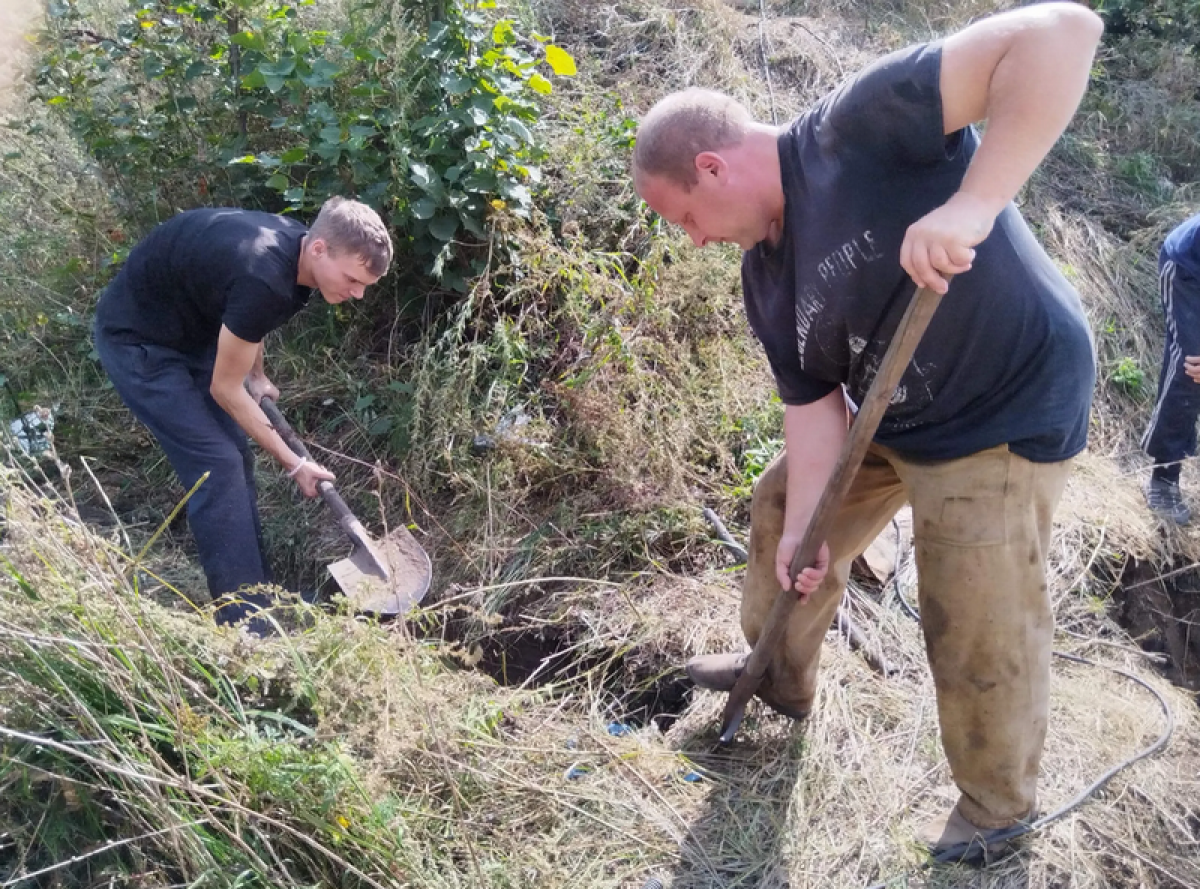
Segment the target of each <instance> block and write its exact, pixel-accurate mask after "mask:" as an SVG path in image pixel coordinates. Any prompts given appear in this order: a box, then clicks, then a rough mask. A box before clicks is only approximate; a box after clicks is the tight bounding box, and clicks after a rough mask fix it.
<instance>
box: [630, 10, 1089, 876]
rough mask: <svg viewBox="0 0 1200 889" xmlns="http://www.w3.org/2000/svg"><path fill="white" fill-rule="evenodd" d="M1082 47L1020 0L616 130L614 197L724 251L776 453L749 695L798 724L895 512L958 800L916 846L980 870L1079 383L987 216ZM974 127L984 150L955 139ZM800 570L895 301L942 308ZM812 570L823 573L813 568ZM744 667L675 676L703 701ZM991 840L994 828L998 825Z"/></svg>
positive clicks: (1009, 238)
mask: <svg viewBox="0 0 1200 889" xmlns="http://www.w3.org/2000/svg"><path fill="white" fill-rule="evenodd" d="M1101 30H1102V26H1101V23H1100V21H1099V19H1098V18H1097V17H1096V16H1095V15H1093V14H1092V13H1091V12H1089V11H1088V10H1087V9H1086V8H1084V7H1082V6H1077V5H1074V4H1068V3H1047V4H1042V5H1038V6H1033V7H1028V8H1025V9H1021V10H1017V11H1013V12H1010V13H1005V14H1003V15H999V16H995V17H993V18H990V19H985V20H983V21H981V22H978V23H976V24H974V25H972V26H970V27H968V28H966V29H965V30H963V31H961V32H959V33H957V34H954V35H952V36H950V37H948V38H946V39H945V40H944V41H939V42H935V43H931V44H927V45H921V46H915V47H911V48H909V49H906V50H902V51H900V52H897V53H894V54H892V55H890V56H887V57H886V58H884V59H881V60H880V61H879V62H877V63H875V64H874V65H871V66H870V67H868V68H867V69H865V70H864V71H862V72H861V73H860V74H858V75H857V76H856V77H854V78H851V79H850V80H849V81H847V82H846V83H845V84H843V85H842V86H841V87H840V88H838V89H837V90H835V91H834V92H833V93H831V94H830V95H828V96H827V97H825V98H824V99H823V100H821V101H820V102H818V103H816V105H814V106H813V107H812V108H810V109H809V110H807V111H806V112H805V113H803V114H801V115H800V117H799V118H797V119H796V120H795V122H793V123H792V124H791V125H790V126H788V127H786V128H782V129H779V128H775V127H770V126H766V125H764V124H760V123H757V122H755V121H753V120H752V119H750V117H749V114H748V113H747V112H746V110H745V109H744V108H743V107H742V106H741V105H739V104H737V103H736V102H734V101H733V100H732V99H730V98H728V97H726V96H723V95H721V94H718V93H711V92H708V91H704V90H689V91H685V92H683V93H677V94H675V95H673V96H668V97H667V98H666V99H664V100H663V101H661V102H660V103H659V104H658V105H656V106H655V107H654V109H652V110H651V111H650V113H649V114H648V115H647V116H646V117H645V119H644V120H643V122H642V124H641V127H640V128H639V131H638V137H637V144H636V147H635V149H634V181H635V185H636V187H637V189H638V192H639V194H641V196H642V197H643V198H644V199H645V200H646V202H647V203H648V204H649V205H650V206H651V207H652V208H653V209H654V210H656V211H657V212H658V213H659V214H660V215H661V216H662V217H663V218H664V219H666V220H667V221H668V222H673V223H676V224H678V225H680V226H682V227H683V228H684V229H685V230H686V231H687V233H688V234H689V235H690V236H691V238H692V240H693V241H694V242H695V243H696V245H697V246H704V245H705V244H708V243H713V242H719V241H729V242H734V243H737V244H739V245H740V246H741V247H742V249H743V250H744V251H745V252H744V254H743V262H742V281H743V290H744V297H745V304H746V313H747V316H748V318H749V320H750V323H751V326H752V327H753V329H754V331H755V333H756V334H757V336H758V337H759V339H760V340H761V342H762V344H763V347H764V349H765V350H766V353H767V357H768V359H769V361H770V365H771V369H772V371H773V373H774V375H775V379H776V383H777V385H778V388H779V393H780V397H781V398H782V400H783V402H784V404H785V412H784V438H785V441H786V449H785V453H784V454H783V455H781V457H780V458H779V459H777V460H776V461H775V462H774V463H773V464H772V465H771V467H769V468H768V469H767V471H766V472H765V473H764V475H763V477H762V478H761V479H760V480H759V482H758V484H757V486H756V488H755V492H754V498H753V503H752V506H751V540H750V557H749V564H748V567H747V573H746V580H745V585H744V588H743V596H742V628H743V631H744V632H745V634H746V637H747V639H748V640H749V641H750V642H751V643H753V642H754V641H755V640H756V639H757V638H758V636H759V635H760V633H761V632H762V631H763V627H764V623H765V621H766V620H767V615H768V614H769V612H770V608H771V605H772V603H773V601H774V599H775V597H776V595H777V593H778V591H779V589H780V588H781V587H782V588H783V589H789V590H790V589H792V588H793V586H794V590H795V593H796V594H797V596H798V597H799V599H800V607H798V608H795V609H794V610H793V611H792V615H791V617H790V618H789V623H788V626H787V628H786V634H785V636H784V642H783V644H782V645H781V646H780V650H779V651H777V652H775V654H774V657H773V659H772V660H771V662H770V665H769V666H768V670H767V675H766V677H765V679H764V682H763V685H762V686H761V688H760V690H759V696H760V697H761V698H762V699H763V700H764V701H766V702H767V703H768V704H769V705H771V706H772V707H774V708H775V709H776V710H778V711H780V712H782V713H784V714H786V715H789V716H792V717H794V718H803V717H804V716H806V715H807V714H808V712H809V710H810V708H811V707H812V704H813V700H814V696H815V693H816V681H817V668H818V661H819V655H820V649H821V641H822V639H823V638H824V635H825V631H826V630H827V629H828V627H829V625H830V622H831V620H832V618H833V616H834V614H835V613H836V611H837V605H838V602H839V601H840V599H841V597H842V592H843V589H844V586H845V582H846V578H847V575H848V572H849V566H850V563H851V561H852V560H853V559H854V558H855V556H857V555H858V554H859V553H861V552H862V550H863V549H864V548H865V547H866V546H867V545H868V544H869V543H870V541H871V540H872V539H873V538H874V537H875V535H876V534H878V533H879V531H880V530H881V529H882V528H883V527H884V526H885V525H886V524H887V523H888V522H889V521H890V519H891V517H892V516H893V515H894V513H895V512H896V510H897V509H898V508H899V507H900V506H902V505H903V504H904V503H905V502H906V501H907V502H910V503H911V504H912V508H913V525H914V541H915V548H916V558H917V567H918V573H919V578H920V602H921V610H922V621H923V624H924V630H925V640H926V646H927V650H928V654H929V662H930V668H931V671H932V673H933V678H934V685H935V687H936V690H937V699H938V715H939V720H940V723H941V729H942V740H943V746H944V748H945V751H946V755H947V758H948V760H949V762H950V767H951V771H952V773H953V775H954V779H955V782H956V783H957V784H958V787H959V790H960V791H961V796H960V798H959V802H958V804H957V805H956V806H955V807H954V809H953V810H952V811H951V812H950V813H948V814H947V815H946V816H945V817H943V818H940V819H938V820H937V821H936V822H935V823H933V824H931V825H929V826H927V827H926V828H925V829H924V830H923V831H921V836H922V839H924V840H925V841H926V842H927V843H928V845H929V847H930V849H931V850H932V851H933V852H934V853H935V854H937V855H938V856H939V857H940V858H941V859H942V860H946V859H948V858H979V857H987V856H989V855H991V854H993V853H995V852H997V851H999V850H1000V849H1001V848H1003V847H1004V846H1005V844H1006V841H1007V839H1008V838H1009V837H1010V836H1011V835H1012V834H1013V833H1015V832H1019V830H1020V825H1022V824H1028V823H1029V822H1030V821H1031V820H1032V819H1033V818H1034V817H1035V815H1036V811H1035V808H1036V788H1037V774H1038V769H1039V764H1040V760H1041V754H1042V748H1043V744H1044V741H1045V735H1046V724H1047V718H1048V711H1049V705H1048V701H1049V697H1048V689H1049V671H1050V667H1049V662H1050V643H1051V636H1052V632H1053V617H1052V615H1051V613H1050V602H1049V596H1048V593H1047V582H1046V574H1045V559H1046V553H1047V549H1048V546H1049V541H1050V532H1051V519H1052V516H1053V512H1054V509H1055V507H1056V505H1057V503H1058V500H1059V498H1060V496H1061V494H1062V490H1063V488H1064V486H1065V484H1066V479H1067V474H1068V467H1069V461H1070V458H1072V457H1073V456H1074V455H1076V454H1077V453H1078V452H1079V451H1080V450H1082V448H1083V447H1084V445H1085V443H1086V435H1087V423H1088V411H1089V408H1090V403H1091V392H1092V387H1093V385H1094V381H1095V361H1094V354H1093V347H1092V341H1091V336H1090V334H1089V331H1088V328H1087V324H1086V321H1085V319H1084V316H1083V312H1082V309H1081V307H1080V303H1079V299H1078V296H1077V295H1076V294H1075V292H1074V290H1073V289H1072V288H1071V286H1070V285H1069V284H1068V282H1067V281H1066V280H1065V279H1064V278H1063V276H1062V275H1061V274H1060V273H1059V272H1058V270H1057V269H1056V268H1055V266H1054V263H1053V262H1052V261H1051V260H1050V258H1049V257H1048V256H1047V255H1046V253H1045V252H1044V251H1043V250H1042V248H1041V247H1040V246H1039V245H1038V244H1037V242H1036V241H1035V240H1034V238H1033V236H1032V235H1031V233H1030V231H1029V229H1028V227H1027V226H1026V224H1025V222H1024V221H1023V220H1022V218H1021V216H1020V213H1019V212H1018V211H1017V209H1016V208H1015V207H1014V206H1013V205H1012V203H1011V201H1012V199H1013V197H1014V196H1015V195H1016V193H1017V191H1018V190H1019V189H1020V187H1021V186H1022V185H1023V184H1024V182H1025V181H1026V179H1027V178H1028V176H1029V175H1030V173H1031V172H1032V171H1033V169H1034V168H1035V167H1036V166H1037V164H1038V163H1039V162H1040V161H1041V159H1042V158H1043V157H1044V156H1045V153H1046V152H1047V151H1048V150H1049V149H1050V147H1051V146H1052V145H1053V143H1054V141H1055V140H1056V139H1057V138H1058V136H1059V135H1060V134H1061V133H1062V131H1063V129H1064V128H1065V126H1066V124H1067V122H1068V121H1069V120H1070V118H1071V115H1072V114H1073V113H1074V111H1075V108H1076V106H1077V105H1078V102H1079V99H1080V97H1081V96H1082V94H1083V92H1084V89H1085V88H1086V84H1087V78H1088V74H1089V71H1090V68H1091V60H1092V56H1093V54H1094V52H1095V48H1096V45H1097V43H1098V41H1099V38H1100V33H1101ZM984 119H986V120H987V124H988V125H987V133H986V137H985V138H983V139H982V141H981V139H980V136H979V134H978V133H977V132H976V131H975V129H974V128H973V127H972V126H971V124H973V123H974V122H976V121H979V120H984ZM950 277H953V280H954V283H953V287H952V288H950V292H949V294H948V295H947V296H946V297H945V298H944V299H943V300H942V304H941V305H940V307H939V308H938V310H937V312H936V314H935V315H934V317H933V319H932V322H931V324H930V326H929V329H928V331H927V333H926V334H925V338H924V340H923V341H922V343H921V345H920V347H919V348H918V350H917V352H916V354H915V356H914V358H913V361H912V363H911V364H910V366H909V367H908V369H907V370H906V372H905V374H904V376H903V378H902V379H901V381H900V385H899V386H898V388H897V391H896V394H895V397H894V398H893V400H892V402H891V403H890V405H889V407H888V409H887V411H886V413H885V415H884V417H883V420H882V422H881V424H880V426H879V429H878V432H877V434H876V436H875V440H874V442H873V443H872V445H871V447H870V449H869V451H868V453H867V456H866V458H865V460H864V461H863V464H862V467H861V468H860V469H859V471H858V474H857V475H856V477H855V480H854V483H853V486H852V489H851V491H850V493H849V494H848V496H847V498H846V500H845V501H844V502H843V503H842V504H841V507H840V511H839V513H838V516H837V518H836V520H835V522H834V525H833V529H832V531H831V532H830V534H829V536H828V538H827V540H826V543H825V545H824V546H823V547H822V548H821V553H820V555H819V556H818V559H817V562H816V563H815V564H814V565H812V566H810V567H808V568H805V569H804V570H803V571H802V572H801V573H800V575H799V576H798V577H797V578H795V580H794V581H793V580H792V579H791V578H789V576H788V566H789V564H790V562H791V560H792V556H793V555H794V553H795V550H796V547H797V546H798V544H799V542H800V540H801V539H802V538H803V536H804V532H805V529H806V527H807V525H808V522H809V519H810V517H811V516H812V513H813V510H814V508H815V506H816V504H817V501H818V500H819V499H820V496H821V494H822V492H823V491H824V488H825V485H826V483H827V481H828V480H829V478H830V475H831V473H832V470H833V467H834V464H835V463H836V460H837V457H838V454H839V453H840V451H841V448H842V445H843V443H844V441H845V439H846V436H847V426H848V418H847V410H846V396H849V398H850V400H851V401H853V402H855V403H860V402H861V400H862V398H863V397H864V395H865V394H866V392H867V389H868V388H869V386H870V384H871V382H872V380H873V379H874V377H875V374H876V373H877V371H878V369H879V366H880V363H881V361H882V358H883V355H884V353H885V352H886V350H887V347H888V345H889V343H890V342H891V339H892V337H893V334H894V333H895V331H896V329H897V326H898V324H899V322H900V318H901V316H902V315H903V313H904V311H905V309H906V308H907V306H908V304H909V302H910V301H911V299H912V296H913V294H914V292H915V291H916V288H917V286H919V285H920V286H928V287H931V288H933V289H934V290H937V291H938V292H940V293H946V292H947V287H948V279H949V278H950ZM831 568H832V570H830V569H831ZM745 659H746V655H745V654H744V653H732V654H727V655H706V656H701V657H697V658H694V659H693V660H692V661H691V662H690V663H689V664H688V672H689V674H690V675H691V676H692V678H693V679H694V680H695V681H696V683H697V684H698V685H701V686H703V687H706V688H712V689H718V690H729V689H730V688H732V686H733V684H734V683H735V682H736V680H737V678H738V676H739V675H740V674H741V671H742V669H743V668H744V665H745ZM1014 828H1016V830H1014Z"/></svg>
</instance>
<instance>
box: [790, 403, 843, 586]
mask: <svg viewBox="0 0 1200 889" xmlns="http://www.w3.org/2000/svg"><path fill="white" fill-rule="evenodd" d="M783 435H784V441H785V442H786V444H787V503H786V508H785V513H784V521H783V535H782V536H781V537H780V539H779V548H778V551H777V552H776V555H775V574H776V577H777V578H778V579H779V584H780V586H781V587H782V588H784V589H786V588H787V587H788V586H789V578H788V568H789V566H790V565H791V561H792V556H793V555H794V554H795V552H796V548H797V547H798V546H799V545H800V541H801V540H802V539H803V538H804V532H805V531H807V530H808V523H809V520H811V519H812V514H813V511H814V510H815V509H816V508H817V502H818V501H819V500H820V499H821V494H822V493H824V491H825V486H826V484H827V483H828V482H829V477H830V476H831V475H832V474H833V467H834V466H835V465H836V463H837V459H838V455H839V454H840V453H841V451H842V445H843V444H844V443H845V441H846V435H847V425H846V399H845V397H844V396H843V395H842V388H841V387H840V386H839V387H838V388H836V389H834V390H833V391H832V392H830V393H829V394H828V395H826V396H825V397H824V398H822V399H820V400H819V401H814V402H812V403H811V404H805V405H788V406H787V407H786V408H785V409H784V414H783ZM827 555H828V554H827V553H826V557H827ZM827 567H828V564H826V565H824V566H821V568H820V570H819V571H818V572H815V573H812V574H810V576H809V577H808V578H806V581H807V582H806V583H804V584H802V586H803V587H805V589H804V590H803V591H802V592H803V593H804V594H803V596H802V599H806V598H807V593H808V592H811V591H812V589H815V587H816V584H817V583H819V582H820V579H821V576H823V575H824V573H825V570H824V569H825V568H827ZM817 574H819V575H820V576H816V575H817ZM814 581H815V582H814ZM810 587H811V589H809V588H810Z"/></svg>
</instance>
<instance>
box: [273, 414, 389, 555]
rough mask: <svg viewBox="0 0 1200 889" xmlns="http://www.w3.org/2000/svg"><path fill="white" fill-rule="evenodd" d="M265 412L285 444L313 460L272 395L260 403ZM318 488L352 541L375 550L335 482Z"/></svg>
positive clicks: (307, 458)
mask: <svg viewBox="0 0 1200 889" xmlns="http://www.w3.org/2000/svg"><path fill="white" fill-rule="evenodd" d="M258 404H259V407H261V408H262V411H263V413H264V414H266V415H267V420H268V421H269V422H270V423H271V426H272V427H274V429H275V431H276V432H278V433H279V437H280V438H282V439H283V441H284V444H286V445H287V446H288V447H289V448H291V449H292V452H293V453H295V454H297V455H299V456H301V457H303V458H304V459H306V460H311V459H312V455H311V454H309V452H308V448H306V447H305V446H304V442H303V441H301V440H300V436H298V435H297V434H296V432H295V430H294V429H292V427H291V426H290V425H289V424H288V421H287V420H285V419H284V418H283V414H281V413H280V412H279V408H278V407H277V406H276V405H275V402H274V400H273V399H272V398H270V396H267V395H264V396H263V397H262V401H260V402H259V403H258ZM317 490H318V491H319V492H320V493H321V499H322V500H324V501H325V504H326V505H327V506H328V507H329V508H330V509H332V510H333V514H334V515H335V516H337V520H338V524H339V525H341V527H342V531H343V532H345V534H346V536H347V537H349V538H350V540H351V542H352V543H354V544H355V545H356V546H361V547H364V548H365V549H367V550H368V551H371V552H374V550H373V548H372V546H371V539H370V537H369V536H368V535H367V529H366V528H364V527H363V525H362V522H360V521H359V520H358V519H357V518H356V517H355V515H354V513H352V512H351V511H350V507H349V506H347V505H346V501H345V500H343V499H342V495H341V494H339V493H338V492H337V488H335V487H334V486H333V482H330V481H325V480H322V481H319V482H317Z"/></svg>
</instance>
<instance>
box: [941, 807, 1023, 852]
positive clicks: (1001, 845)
mask: <svg viewBox="0 0 1200 889" xmlns="http://www.w3.org/2000/svg"><path fill="white" fill-rule="evenodd" d="M1036 820H1037V815H1036V813H1035V812H1030V813H1029V815H1027V816H1026V817H1025V818H1023V819H1021V820H1019V821H1016V822H1014V823H1013V824H1010V825H1008V826H1007V827H990V828H989V827H976V826H975V825H974V824H972V823H971V822H970V821H968V820H967V819H966V818H964V817H963V815H962V813H961V812H959V811H958V806H955V807H954V808H953V809H951V810H950V812H949V814H946V815H942V816H941V817H940V818H935V819H934V820H933V821H930V822H929V823H928V824H926V825H924V826H923V827H921V828H920V829H919V830H918V831H917V841H918V842H919V843H921V844H922V845H923V846H925V847H926V849H928V851H929V854H930V855H932V856H933V858H934V859H935V860H936V861H939V862H942V863H963V864H990V863H991V862H993V861H995V860H997V859H998V858H1000V857H1001V856H1003V855H1004V854H1005V853H1006V852H1008V851H1009V850H1010V849H1011V848H1012V846H1013V843H1014V842H1015V840H1016V839H1017V837H1020V836H1025V835H1026V834H1028V832H1029V829H1028V828H1029V825H1030V824H1032V823H1033V822H1034V821H1036Z"/></svg>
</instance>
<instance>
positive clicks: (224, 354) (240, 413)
mask: <svg viewBox="0 0 1200 889" xmlns="http://www.w3.org/2000/svg"><path fill="white" fill-rule="evenodd" d="M261 354H262V344H261V343H251V342H249V341H247V340H244V339H241V338H240V337H238V336H237V335H236V334H234V333H233V331H231V330H230V329H229V328H228V327H225V326H224V325H222V326H221V334H220V336H219V337H218V339H217V360H216V363H215V365H214V366H213V377H212V385H211V386H210V387H209V391H210V392H211V393H212V397H213V398H214V399H215V400H216V402H217V404H219V405H220V406H221V407H222V408H223V409H224V411H225V412H226V413H227V414H229V416H231V417H233V419H234V421H235V422H236V423H237V424H238V425H239V426H241V427H242V429H244V430H245V432H246V434H247V435H249V436H250V437H251V438H252V439H254V440H255V441H256V442H258V445H259V447H261V448H262V449H263V450H264V451H266V452H267V453H269V454H270V455H271V456H272V457H274V458H275V459H276V460H277V461H279V463H280V464H281V465H282V466H283V467H284V469H286V470H287V471H288V474H289V475H291V474H292V473H293V472H295V475H294V476H293V477H294V478H295V479H296V484H297V485H299V486H300V490H301V491H303V492H304V494H305V496H308V497H315V496H316V494H317V482H319V481H321V480H322V479H326V480H329V481H332V480H333V478H334V475H333V473H331V472H329V471H328V470H327V469H324V468H323V467H321V466H320V465H318V464H316V463H314V462H312V461H308V462H307V463H304V465H303V466H301V465H300V464H301V462H302V461H301V458H300V457H298V456H297V455H296V454H295V453H293V452H292V449H291V448H289V447H288V446H287V444H286V442H284V440H283V439H282V438H280V436H279V433H277V432H276V431H275V429H274V428H273V427H272V426H271V424H270V422H269V421H268V420H267V416H266V414H264V413H263V412H262V408H260V407H259V406H258V401H257V400H256V399H255V398H254V397H253V396H252V395H251V394H250V393H249V392H247V391H246V389H245V386H244V385H243V382H244V381H245V379H246V377H247V376H248V375H249V374H250V371H251V369H252V368H253V367H254V362H255V359H256V356H261ZM297 467H299V471H296V470H297Z"/></svg>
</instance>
